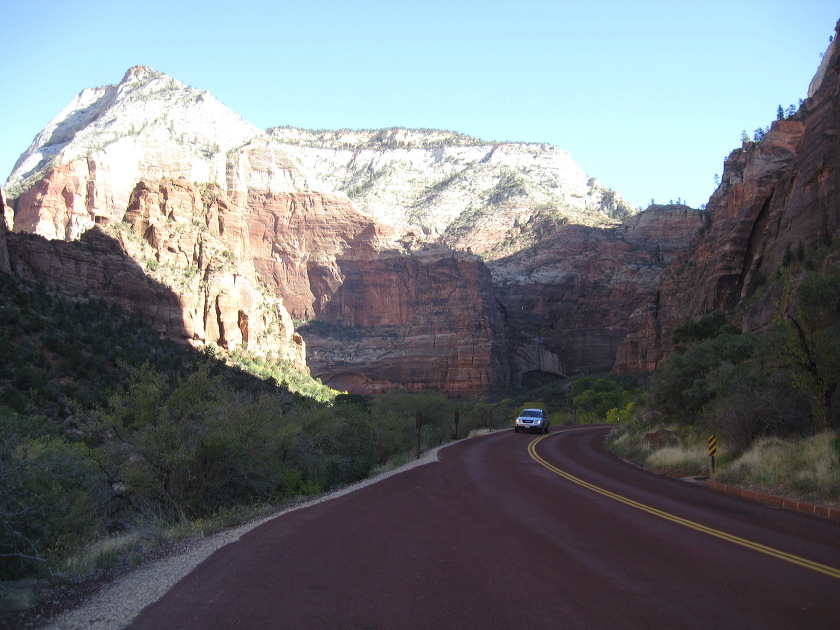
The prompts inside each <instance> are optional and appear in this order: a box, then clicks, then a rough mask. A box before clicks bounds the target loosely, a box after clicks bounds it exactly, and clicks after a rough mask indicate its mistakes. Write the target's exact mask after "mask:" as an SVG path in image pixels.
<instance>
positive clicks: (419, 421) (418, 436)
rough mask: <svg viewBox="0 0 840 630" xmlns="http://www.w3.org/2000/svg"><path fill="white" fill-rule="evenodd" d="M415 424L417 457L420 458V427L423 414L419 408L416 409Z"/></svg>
mask: <svg viewBox="0 0 840 630" xmlns="http://www.w3.org/2000/svg"><path fill="white" fill-rule="evenodd" d="M415 424H416V425H417V459H420V427H421V426H423V414H422V412H420V411H419V410H418V411H417V417H416V418H415Z"/></svg>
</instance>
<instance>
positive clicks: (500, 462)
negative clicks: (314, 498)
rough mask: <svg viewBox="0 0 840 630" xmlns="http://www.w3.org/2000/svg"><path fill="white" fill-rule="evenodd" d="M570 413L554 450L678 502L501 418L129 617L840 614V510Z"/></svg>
mask: <svg viewBox="0 0 840 630" xmlns="http://www.w3.org/2000/svg"><path fill="white" fill-rule="evenodd" d="M569 429H571V430H567V429H566V428H555V429H554V431H553V432H552V434H551V435H549V436H548V437H546V438H545V439H543V440H541V441H540V442H539V443H538V444H536V445H535V447H534V448H535V450H536V453H537V454H538V455H539V457H541V458H543V459H544V460H545V461H546V462H549V463H550V464H551V465H553V466H555V467H557V468H558V469H561V470H562V471H564V472H566V473H567V474H570V475H573V476H574V477H575V478H579V479H582V480H585V481H586V482H588V483H590V484H594V485H595V486H597V487H598V488H601V489H603V490H605V491H608V492H610V493H615V495H617V496H620V497H622V498H625V499H628V500H632V501H635V502H638V503H639V504H643V505H644V506H649V507H650V508H653V509H656V510H660V511H662V512H663V513H664V514H665V515H666V516H665V517H663V516H662V515H659V514H652V513H650V512H648V511H645V510H643V509H640V508H639V507H636V506H634V505H628V504H626V503H625V502H623V501H621V500H617V499H616V498H614V497H613V496H605V495H604V494H602V493H600V492H598V491H595V490H593V489H591V488H587V487H585V486H582V485H580V484H579V483H577V482H576V481H574V480H570V479H569V478H567V477H565V476H563V475H561V474H558V473H557V472H556V471H553V470H551V469H549V468H547V467H546V466H544V465H541V464H540V463H538V462H537V461H536V460H535V459H534V458H532V457H531V455H530V454H529V449H528V445H529V444H530V443H531V442H533V440H535V439H537V438H536V436H529V435H523V434H516V433H514V432H513V431H500V432H497V433H492V434H489V435H486V436H482V437H478V438H473V439H470V440H465V441H462V442H458V443H456V444H453V445H451V446H449V447H446V448H444V449H442V450H441V451H440V452H439V461H437V462H434V463H430V464H426V465H423V466H419V467H416V468H412V469H409V470H407V471H405V472H402V473H399V474H396V475H393V476H391V477H388V478H386V479H384V480H382V481H380V482H378V483H375V484H372V485H369V486H366V487H363V488H361V489H359V490H357V491H355V492H351V493H349V494H346V495H343V496H341V497H338V498H335V499H331V500H328V501H325V502H322V503H319V504H316V505H313V506H310V507H306V508H302V509H299V510H296V511H293V512H289V513H287V514H285V515H283V516H280V517H278V518H275V519H273V520H271V521H269V522H267V523H265V524H263V525H261V526H259V527H257V528H255V529H253V530H251V531H250V532H249V533H247V534H245V535H244V536H242V538H241V539H240V540H239V541H238V542H235V543H232V544H230V545H227V546H225V547H223V548H221V549H220V550H218V551H217V552H216V553H215V554H213V555H212V556H211V557H210V558H208V559H207V560H206V561H205V562H204V563H202V564H201V565H199V566H198V567H197V568H196V569H195V570H194V571H193V572H192V573H190V574H189V575H187V576H186V577H185V578H184V579H183V580H181V581H180V582H179V583H178V584H176V585H175V587H173V588H172V590H170V591H169V592H168V593H167V594H166V595H165V596H164V597H163V598H161V599H160V600H159V601H158V602H156V603H155V604H152V605H150V606H149V607H147V608H146V609H144V610H143V611H142V612H141V613H140V614H139V615H138V616H137V617H136V618H135V620H134V621H133V622H132V624H131V625H130V626H129V628H131V629H132V630H144V629H150V630H151V629H154V630H166V629H173V630H174V629H178V630H188V629H196V630H213V629H220V630H221V629H224V630H231V629H238V628H247V629H249V630H261V629H268V628H272V629H274V628H277V629H286V628H288V629H298V628H301V629H310V628H311V629H319V628H330V629H339V630H342V629H348V630H350V629H394V630H397V629H398V630H411V629H443V628H470V629H471V628H476V629H482V630H490V629H495V628H499V629H502V628H503V629H512V628H570V629H571V628H585V629H593V628H596V629H597V628H609V629H614V628H644V629H650V628H674V629H686V628H702V629H704V630H709V629H711V628H722V629H726V628H739V629H745V628H761V629H762V630H766V629H769V628H796V629H797V630H802V629H816V628H832V629H836V628H840V525H838V524H837V523H834V522H830V521H825V520H821V519H819V518H817V517H813V516H807V515H804V514H799V513H796V512H789V511H784V510H781V509H775V508H770V507H765V506H762V505H759V504H756V503H752V502H749V501H747V500H744V499H740V498H737V497H732V496H728V495H723V494H720V493H717V492H715V491H713V490H710V489H708V488H706V487H704V486H702V485H699V484H692V483H688V482H685V481H679V480H674V479H668V478H665V477H660V476H657V475H653V474H650V473H646V472H644V471H640V470H638V469H636V468H634V467H633V466H630V465H629V464H626V463H624V462H622V461H620V460H618V459H616V458H615V457H612V456H611V455H609V454H607V453H605V452H604V451H603V448H602V446H601V443H602V441H603V437H604V435H605V434H606V429H604V428H598V427H594V428H586V429H580V428H579V427H573V428H569ZM668 516H672V517H675V518H676V517H678V518H681V519H687V520H688V521H690V522H691V523H695V524H697V525H699V526H706V527H709V528H713V531H714V532H719V533H721V534H722V535H734V536H737V537H739V539H743V540H744V541H746V543H736V542H732V541H731V540H727V539H723V538H721V537H719V536H716V535H713V534H710V533H708V532H706V531H697V529H696V528H692V527H691V526H686V525H684V524H681V523H679V522H674V520H673V519H672V518H668ZM756 543H757V544H759V545H763V546H765V547H766V548H767V549H769V550H766V551H765V552H761V551H757V550H756V549H755V548H751V546H754V545H755V544H756ZM745 545H746V546H745ZM783 554H792V555H793V556H795V558H801V559H803V560H805V561H814V562H817V563H820V565H822V566H823V567H825V568H827V569H828V570H829V574H828V575H827V574H825V573H821V572H820V571H819V570H815V569H813V568H809V567H805V566H800V565H799V564H796V563H795V562H798V560H794V561H791V560H789V559H786V557H780V556H782V555H783ZM831 571H833V572H834V574H833V575H832V574H831Z"/></svg>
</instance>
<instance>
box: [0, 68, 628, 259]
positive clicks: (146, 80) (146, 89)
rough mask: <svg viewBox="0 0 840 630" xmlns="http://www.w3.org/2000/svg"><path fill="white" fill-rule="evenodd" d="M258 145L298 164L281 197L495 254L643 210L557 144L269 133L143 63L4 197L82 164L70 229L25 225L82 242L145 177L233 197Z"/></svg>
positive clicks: (414, 236)
mask: <svg viewBox="0 0 840 630" xmlns="http://www.w3.org/2000/svg"><path fill="white" fill-rule="evenodd" d="M249 142H250V143H253V142H259V143H262V144H263V145H264V146H265V147H270V150H271V151H273V152H274V153H276V154H277V156H278V157H277V163H278V164H279V163H280V162H283V161H284V160H283V156H285V157H287V158H288V159H289V161H290V162H291V163H292V164H293V165H294V168H293V169H291V168H284V170H285V171H286V172H287V174H289V175H290V177H291V180H290V181H285V182H281V181H278V180H276V179H275V180H271V178H270V177H269V178H268V179H267V180H266V182H265V183H266V184H267V185H268V188H269V189H270V190H272V191H275V192H276V191H278V190H282V191H285V192H292V191H319V192H328V193H332V192H337V193H343V194H346V195H348V197H349V198H350V199H351V200H352V201H353V202H354V203H355V204H356V205H357V207H358V208H359V209H360V210H362V212H365V213H367V214H370V215H371V216H373V217H374V218H375V219H376V220H377V221H379V222H380V223H384V224H386V225H390V226H392V227H393V228H395V230H396V236H397V237H398V238H405V239H407V241H409V242H431V241H438V240H440V241H441V242H443V243H445V244H447V245H449V246H451V247H454V248H456V249H466V248H471V249H472V250H473V251H474V252H475V253H480V254H486V255H489V256H491V257H498V256H499V255H503V254H508V253H511V252H513V251H516V249H517V248H521V247H522V246H526V245H527V244H530V243H520V242H519V241H520V240H521V239H520V238H519V236H520V234H519V233H520V229H519V228H520V226H522V225H526V224H527V223H528V222H529V221H532V220H533V219H534V217H535V216H537V215H539V216H542V217H550V218H551V219H552V220H555V221H569V222H573V223H582V224H585V225H607V224H615V223H616V221H617V220H619V219H621V218H622V217H624V216H629V215H630V214H634V213H636V212H637V211H638V210H637V209H635V208H633V207H632V206H631V205H630V204H628V203H627V202H626V201H624V200H623V199H622V198H621V196H620V195H619V194H618V193H615V192H614V191H610V190H608V189H606V188H605V187H604V186H602V185H601V184H600V183H599V182H598V181H597V180H595V179H594V178H590V177H588V176H587V175H586V174H585V173H584V172H583V171H582V170H581V169H580V167H579V166H577V164H575V163H574V161H573V160H572V158H571V157H570V156H569V155H568V153H566V152H565V151H562V150H560V149H558V148H557V147H553V146H551V145H545V144H527V143H489V142H486V141H482V140H478V139H476V138H471V137H469V136H466V135H464V134H459V133H456V132H450V131H437V130H411V129H402V128H393V129H383V130H369V131H352V130H337V131H306V130H301V129H293V128H289V127H277V128H272V129H269V130H267V131H263V130H261V129H259V128H257V127H255V126H254V125H251V124H250V123H248V122H246V121H245V120H243V119H242V118H241V117H240V116H239V115H238V114H236V113H235V112H233V111H231V110H230V109H228V108H227V107H226V106H224V105H223V104H222V103H220V102H219V101H218V100H217V99H215V98H214V97H213V96H212V95H211V94H209V93H208V92H205V91H201V90H198V89H195V88H192V87H189V86H187V85H185V84H184V83H181V82H180V81H177V80H176V79H174V78H172V77H170V76H168V75H166V74H164V73H162V72H158V71H155V70H153V69H151V68H148V67H145V66H135V67H133V68H131V69H129V70H128V71H127V72H126V74H125V76H124V77H123V80H122V81H121V82H120V83H119V84H117V85H112V86H106V87H99V88H90V89H86V90H83V91H82V92H81V93H80V94H79V95H77V96H76V97H75V98H74V99H73V100H72V101H71V103H70V104H69V105H68V106H67V107H66V108H65V109H64V110H63V111H62V112H61V113H60V114H59V115H58V116H56V118H54V119H53V120H52V121H51V122H50V123H49V124H48V125H47V126H46V127H45V128H44V130H43V131H42V132H41V133H40V134H38V136H37V137H36V138H35V140H34V141H33V143H32V144H31V146H30V147H29V149H28V150H27V151H26V152H25V153H24V154H23V155H22V156H21V157H20V159H19V160H18V162H17V163H16V165H15V168H14V170H13V171H12V173H11V175H10V176H9V178H8V180H7V182H6V185H5V190H6V194H7V196H8V197H9V198H17V197H19V196H21V195H22V194H23V193H25V192H26V191H28V190H29V189H30V188H31V187H32V186H33V185H34V184H36V183H37V182H38V181H40V180H42V179H43V178H44V177H45V175H46V174H47V173H48V171H49V170H50V169H53V168H57V167H60V166H64V165H68V164H73V163H78V166H80V167H81V168H79V167H76V168H74V171H75V172H76V173H77V174H78V175H79V176H80V177H81V181H80V185H81V188H82V189H83V192H84V196H83V197H81V191H79V196H80V197H81V198H79V199H77V200H76V201H75V202H74V204H73V213H72V214H73V215H74V217H73V220H72V221H71V222H70V223H69V224H68V225H67V226H65V228H66V229H64V230H63V231H62V230H61V229H60V228H59V229H57V230H56V231H55V233H49V231H45V230H44V229H38V228H36V227H35V225H37V223H38V222H37V221H36V223H35V224H33V225H32V226H28V227H25V226H23V225H21V228H22V229H25V230H27V231H38V232H40V233H43V234H44V235H46V236H48V237H50V238H70V239H73V238H78V236H79V235H80V234H81V233H82V232H83V231H84V230H86V229H88V228H89V227H90V226H91V225H93V223H94V222H95V217H96V216H97V215H103V216H109V217H112V218H118V217H119V214H120V213H121V212H122V211H123V210H124V209H125V204H126V203H127V200H128V195H129V193H130V191H131V189H132V188H133V186H134V184H135V182H136V181H138V180H140V179H144V178H147V179H155V178H158V177H175V178H177V177H185V178H186V179H187V180H189V181H193V182H207V183H214V184H218V185H220V186H222V187H223V188H225V189H226V190H227V192H229V193H230V192H232V189H233V188H235V187H236V183H235V182H233V181H232V174H231V171H232V170H235V167H232V165H231V164H230V158H231V155H230V153H231V152H232V151H236V150H238V149H240V148H241V147H243V146H244V145H246V144H248V143H249ZM82 161H85V162H86V164H82V163H81V162H82ZM275 170H276V169H275ZM85 171H88V172H87V173H86V172H85ZM266 174H268V172H267V171H266ZM82 207H83V208H82ZM85 214H87V215H88V216H87V217H85V216H84V215H85ZM482 233H483V234H484V235H488V234H492V237H491V239H490V240H489V241H488V239H487V238H486V236H485V237H482V236H480V234H482ZM503 242H504V246H500V243H503Z"/></svg>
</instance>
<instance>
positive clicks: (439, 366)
mask: <svg viewBox="0 0 840 630" xmlns="http://www.w3.org/2000/svg"><path fill="white" fill-rule="evenodd" d="M338 266H339V268H340V271H341V277H342V278H343V282H342V283H341V285H340V287H339V288H338V289H337V290H336V291H335V292H334V293H333V294H332V295H331V296H329V300H328V301H325V302H324V303H323V305H322V307H321V309H320V311H319V313H318V319H317V321H316V322H313V323H310V324H308V325H307V326H304V327H303V328H302V332H303V334H304V335H305V336H306V339H307V342H308V344H309V366H310V369H311V370H312V374H313V375H314V376H317V377H321V378H322V379H323V380H324V381H325V382H328V383H330V384H332V385H333V386H334V387H338V388H340V389H347V390H349V391H354V392H358V393H374V392H379V391H384V390H388V389H394V388H402V389H408V390H410V391H426V390H429V389H435V390H443V391H448V392H452V393H475V392H479V391H486V390H488V389H491V388H492V387H498V386H504V385H507V383H508V382H509V377H508V368H507V352H506V348H505V343H504V326H503V314H502V309H501V308H500V306H499V305H498V303H497V302H496V299H495V295H494V291H493V285H492V280H491V277H490V273H489V270H488V269H487V267H486V266H485V265H484V264H483V263H482V262H481V260H480V259H479V258H478V257H476V256H472V255H469V254H464V253H456V252H454V251H451V250H449V249H447V248H443V247H433V248H428V249H424V250H420V251H417V252H414V253H412V254H410V255H402V254H398V253H396V252H392V253H390V254H389V253H385V254H382V255H380V256H378V257H377V258H373V259H359V258H356V257H354V258H342V259H339V260H338Z"/></svg>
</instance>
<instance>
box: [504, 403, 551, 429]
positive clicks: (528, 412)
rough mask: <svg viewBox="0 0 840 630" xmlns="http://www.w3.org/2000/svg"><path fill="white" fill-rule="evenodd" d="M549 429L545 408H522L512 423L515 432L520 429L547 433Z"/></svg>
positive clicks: (549, 423)
mask: <svg viewBox="0 0 840 630" xmlns="http://www.w3.org/2000/svg"><path fill="white" fill-rule="evenodd" d="M550 429H551V421H550V420H549V419H548V413H546V411H545V409H523V410H522V413H520V414H519V417H518V418H517V419H516V422H514V424H513V430H514V431H516V432H517V433H519V432H520V431H536V432H537V433H548V432H549V430H550Z"/></svg>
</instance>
